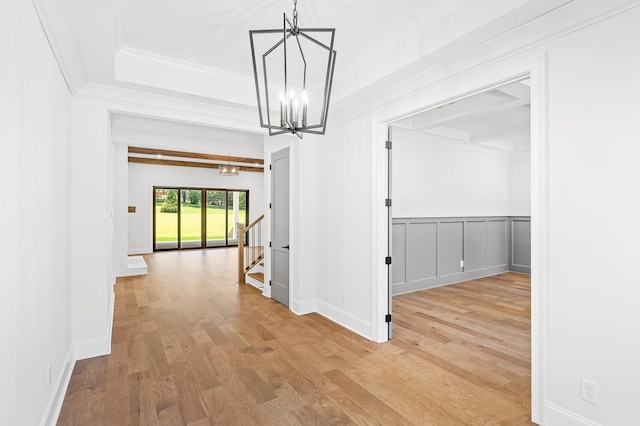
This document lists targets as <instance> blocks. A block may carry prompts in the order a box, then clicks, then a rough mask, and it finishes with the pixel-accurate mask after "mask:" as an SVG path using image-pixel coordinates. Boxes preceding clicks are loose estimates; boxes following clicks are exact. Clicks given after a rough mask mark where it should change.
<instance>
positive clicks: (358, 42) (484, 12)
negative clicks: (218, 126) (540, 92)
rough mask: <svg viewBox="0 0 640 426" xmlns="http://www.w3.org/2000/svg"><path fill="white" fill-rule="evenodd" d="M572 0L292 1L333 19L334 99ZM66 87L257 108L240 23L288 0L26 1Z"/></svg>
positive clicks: (288, 4) (328, 23)
mask: <svg viewBox="0 0 640 426" xmlns="http://www.w3.org/2000/svg"><path fill="white" fill-rule="evenodd" d="M569 2H570V0H508V1H507V0H483V1H478V0H476V1H474V0H394V1H389V0H349V1H347V0H298V11H299V24H300V26H301V27H332V28H336V45H335V48H336V50H337V52H338V55H337V61H336V71H335V80H334V87H333V94H332V102H333V103H336V102H339V101H340V100H341V99H344V98H345V97H347V96H348V95H350V94H353V93H355V92H357V91H359V90H361V89H363V88H365V87H367V86H368V85H371V84H372V83H374V82H376V81H379V80H380V79H381V78H383V77H386V76H388V75H390V74H392V73H394V72H396V71H399V70H401V69H402V68H403V67H407V66H410V65H411V64H415V63H417V62H419V61H424V59H425V58H426V57H429V56H430V55H431V56H432V58H436V57H437V58H443V57H453V56H454V55H456V54H459V53H461V52H463V51H465V50H468V49H470V48H473V47H474V46H478V45H480V44H482V43H484V42H486V41H487V40H490V39H492V38H495V37H498V36H500V35H503V34H506V33H508V32H509V31H510V30H512V29H513V28H517V27H519V26H521V25H524V24H526V23H527V22H530V21H532V20H535V19H536V18H538V17H539V16H541V15H544V14H545V13H547V12H548V11H550V10H552V9H554V8H556V7H558V6H560V5H562V4H566V3H569ZM34 4H35V5H36V8H37V9H38V12H39V14H40V16H41V19H42V20H43V26H44V28H45V31H47V35H48V37H49V40H50V41H51V44H52V46H53V48H54V52H56V55H57V57H58V59H59V61H60V62H61V67H62V69H63V72H64V73H65V76H66V78H67V80H68V82H69V85H70V86H71V88H72V90H73V91H74V92H81V91H82V90H83V89H84V88H86V87H87V84H88V83H92V84H94V85H102V86H115V87H123V88H129V89H135V90H139V91H143V92H152V93H161V94H165V95H170V96H172V97H177V98H185V99H197V100H198V101H201V102H207V103H215V104H221V105H237V106H240V107H244V108H256V99H255V89H254V87H253V76H252V66H251V54H250V46H249V35H248V32H249V30H251V29H267V28H278V27H281V25H282V13H283V12H286V13H287V14H288V15H289V16H291V13H292V9H293V2H292V1H287V0H243V1H227V2H223V1H220V0H206V1H205V0H189V1H184V0H182V1H179V0H34Z"/></svg>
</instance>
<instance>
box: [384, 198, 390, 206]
mask: <svg viewBox="0 0 640 426" xmlns="http://www.w3.org/2000/svg"><path fill="white" fill-rule="evenodd" d="M384 206H385V207H391V198H387V199H386V200H384Z"/></svg>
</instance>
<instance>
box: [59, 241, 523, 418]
mask: <svg viewBox="0 0 640 426" xmlns="http://www.w3.org/2000/svg"><path fill="white" fill-rule="evenodd" d="M145 260H146V261H147V264H148V265H149V273H148V274H147V275H146V276H141V277H128V278H124V279H121V280H119V281H118V283H117V284H116V302H115V315H114V327H113V343H112V353H111V354H110V355H108V356H104V357H100V358H93V359H89V360H83V361H78V362H77V363H76V367H75V369H74V372H73V376H72V378H71V382H70V384H69V388H68V390H67V394H66V396H65V400H64V404H63V407H62V411H61V414H60V417H59V421H58V424H59V425H155V424H162V425H193V426H201V425H236V424H238V425H298V424H301V425H312V424H316V425H340V424H360V425H370V424H371V425H376V424H380V425H408V424H415V425H529V424H532V423H530V422H529V420H528V419H529V412H530V347H529V345H530V337H529V336H530V331H529V330H530V323H529V317H530V315H529V311H530V295H529V291H530V290H529V287H530V284H529V277H528V276H526V275H520V274H515V273H506V274H502V275H499V276H496V277H491V278H485V279H480V280H475V281H468V282H465V283H461V284H455V285H451V286H446V287H440V288H437V289H432V290H427V291H422V292H417V293H412V294H407V295H402V296H397V297H395V298H394V324H395V328H394V339H393V340H392V341H390V342H388V343H385V344H376V343H372V342H369V341H367V340H366V339H363V338H361V337H359V336H357V335H356V334H354V333H352V332H350V331H348V330H345V329H344V328H342V327H340V326H338V325H336V324H334V323H332V322H331V321H329V320H327V319H325V318H323V317H321V316H320V315H317V314H311V315H305V316H300V317H298V316H296V315H294V314H293V313H291V312H290V311H289V310H287V309H286V308H285V307H283V306H282V305H280V304H278V303H277V302H274V301H273V300H270V299H266V298H265V297H263V296H262V295H261V293H260V291H259V290H257V289H255V288H254V287H252V286H250V285H238V284H236V282H235V281H236V279H237V277H236V275H235V274H236V273H237V271H236V269H237V265H236V251H235V249H215V250H203V251H200V250H197V251H183V252H163V253H155V254H152V255H148V256H145Z"/></svg>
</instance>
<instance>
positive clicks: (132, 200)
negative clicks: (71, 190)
mask: <svg viewBox="0 0 640 426" xmlns="http://www.w3.org/2000/svg"><path fill="white" fill-rule="evenodd" d="M128 170H129V176H128V180H129V204H128V205H129V206H135V207H136V212H135V213H129V254H139V253H151V252H152V251H153V210H152V204H151V203H152V199H153V198H152V194H153V186H154V185H155V186H168V187H175V186H184V187H196V188H220V189H225V188H226V189H237V190H247V189H248V190H249V222H252V221H253V220H255V219H257V218H258V217H260V216H261V215H262V214H264V174H263V173H257V172H242V171H241V172H240V174H239V175H238V176H222V175H220V173H219V172H218V169H203V168H197V167H178V166H160V165H154V164H140V163H129V166H128Z"/></svg>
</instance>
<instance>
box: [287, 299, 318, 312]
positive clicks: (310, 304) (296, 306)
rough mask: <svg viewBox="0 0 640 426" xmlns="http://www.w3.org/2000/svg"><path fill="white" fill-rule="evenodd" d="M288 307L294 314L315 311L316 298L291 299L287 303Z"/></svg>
mask: <svg viewBox="0 0 640 426" xmlns="http://www.w3.org/2000/svg"><path fill="white" fill-rule="evenodd" d="M289 309H291V312H293V313H294V314H296V315H306V314H310V313H312V312H316V311H317V309H316V299H307V300H297V299H293V300H292V301H291V303H290V304H289Z"/></svg>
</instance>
